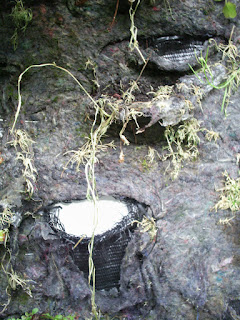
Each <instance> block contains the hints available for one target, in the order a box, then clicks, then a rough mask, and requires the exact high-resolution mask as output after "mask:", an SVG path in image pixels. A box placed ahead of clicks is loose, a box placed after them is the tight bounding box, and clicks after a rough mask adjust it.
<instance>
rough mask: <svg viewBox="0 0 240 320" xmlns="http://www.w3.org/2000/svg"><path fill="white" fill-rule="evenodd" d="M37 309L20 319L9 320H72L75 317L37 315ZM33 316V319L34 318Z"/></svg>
mask: <svg viewBox="0 0 240 320" xmlns="http://www.w3.org/2000/svg"><path fill="white" fill-rule="evenodd" d="M38 311H39V310H38V308H34V309H33V310H32V312H31V313H28V312H26V313H25V314H24V315H22V316H21V318H11V319H9V320H32V319H35V318H36V319H39V320H40V319H46V320H48V319H49V320H74V319H75V316H72V315H69V316H63V315H56V316H51V315H50V314H49V313H41V314H38ZM34 315H35V317H34Z"/></svg>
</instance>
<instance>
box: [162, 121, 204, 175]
mask: <svg viewBox="0 0 240 320" xmlns="http://www.w3.org/2000/svg"><path fill="white" fill-rule="evenodd" d="M199 131H201V128H200V122H199V121H198V120H197V119H195V118H193V119H191V120H187V121H185V122H184V123H183V124H182V125H180V126H179V127H178V129H176V130H175V129H174V128H173V127H171V126H168V127H167V128H166V129H165V132H164V136H165V138H166V140H167V144H168V146H167V147H165V148H164V149H167V151H168V153H167V154H165V155H164V156H162V160H163V161H165V160H167V159H168V158H171V164H172V166H173V169H172V171H171V176H172V179H173V180H175V179H176V178H177V177H178V174H179V171H180V169H181V167H182V163H183V161H190V160H195V159H196V158H197V157H198V154H199V151H198V147H197V145H198V144H199V143H200V138H199V136H198V133H199ZM171 164H170V165H171ZM170 165H169V166H170ZM169 166H168V168H169ZM168 168H167V169H168Z"/></svg>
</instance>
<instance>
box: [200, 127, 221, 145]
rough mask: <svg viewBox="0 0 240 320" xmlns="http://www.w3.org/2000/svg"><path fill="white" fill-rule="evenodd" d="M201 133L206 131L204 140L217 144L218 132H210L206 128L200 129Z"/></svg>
mask: <svg viewBox="0 0 240 320" xmlns="http://www.w3.org/2000/svg"><path fill="white" fill-rule="evenodd" d="M202 131H206V135H205V138H206V139H207V140H208V141H212V140H214V141H215V142H217V140H218V139H219V133H218V132H215V131H212V130H208V129H206V128H204V129H202Z"/></svg>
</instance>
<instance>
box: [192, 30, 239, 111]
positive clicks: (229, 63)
mask: <svg viewBox="0 0 240 320" xmlns="http://www.w3.org/2000/svg"><path fill="white" fill-rule="evenodd" d="M233 32H234V27H233V29H232V32H231V35H230V38H229V41H228V44H227V45H225V44H222V43H220V44H217V43H216V41H215V40H214V39H211V41H212V42H214V43H215V47H216V49H217V50H218V51H219V52H221V53H222V62H221V63H222V64H223V65H225V68H226V71H227V72H226V79H225V81H224V82H223V83H221V84H220V85H215V84H214V79H213V75H212V71H211V65H209V64H208V51H209V48H208V49H207V53H206V57H205V58H204V57H203V56H201V57H199V58H197V61H198V63H199V64H200V66H201V69H200V71H202V72H203V73H204V76H205V80H206V83H204V81H202V80H201V79H200V78H199V76H198V75H197V72H196V71H194V70H193V68H192V67H191V66H190V68H191V70H192V71H193V73H194V74H195V75H196V76H197V78H198V79H199V81H200V82H201V83H204V84H206V85H210V86H211V87H213V88H214V89H218V90H220V89H224V96H223V100H222V106H221V111H224V112H225V114H226V109H227V106H228V104H229V102H230V97H231V94H232V92H233V91H234V90H236V89H237V88H238V87H239V84H240V68H239V63H240V55H239V53H238V48H237V47H236V46H235V45H234V44H233V42H232V35H233Z"/></svg>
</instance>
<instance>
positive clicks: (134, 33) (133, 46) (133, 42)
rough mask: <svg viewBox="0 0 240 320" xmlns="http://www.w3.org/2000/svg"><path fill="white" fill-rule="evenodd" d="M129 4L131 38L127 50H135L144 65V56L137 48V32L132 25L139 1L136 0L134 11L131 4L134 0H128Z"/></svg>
mask: <svg viewBox="0 0 240 320" xmlns="http://www.w3.org/2000/svg"><path fill="white" fill-rule="evenodd" d="M129 2H130V9H129V17H130V21H131V26H130V33H131V38H130V40H129V48H130V50H131V51H133V50H134V49H136V51H137V52H138V54H139V56H140V57H141V59H142V61H143V62H144V64H146V59H145V58H144V56H143V54H142V52H141V50H140V49H139V46H138V41H137V31H138V30H137V27H136V26H135V24H134V18H135V14H136V11H137V8H138V6H139V4H140V2H141V0H137V4H136V6H135V8H134V9H133V3H134V2H135V0H130V1H129Z"/></svg>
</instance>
